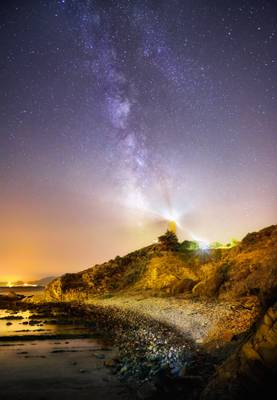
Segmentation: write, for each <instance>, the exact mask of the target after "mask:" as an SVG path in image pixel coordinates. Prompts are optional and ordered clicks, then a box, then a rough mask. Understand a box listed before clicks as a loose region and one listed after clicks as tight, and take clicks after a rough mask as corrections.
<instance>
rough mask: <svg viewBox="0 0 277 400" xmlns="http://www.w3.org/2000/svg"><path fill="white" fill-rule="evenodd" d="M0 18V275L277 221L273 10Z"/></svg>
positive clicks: (30, 9)
mask: <svg viewBox="0 0 277 400" xmlns="http://www.w3.org/2000/svg"><path fill="white" fill-rule="evenodd" d="M0 7H1V17H0V18H1V21H0V33H1V36H0V37H1V59H0V70H1V74H0V80H1V82H0V83H1V93H0V96H1V109H0V117H1V128H0V129H1V137H0V154H1V158H0V168H1V170H0V171H1V175H0V179H1V181H0V183H1V193H2V201H1V214H2V215H3V217H2V224H1V241H2V243H3V246H2V247H3V250H2V255H1V260H0V261H1V267H0V268H1V270H0V275H4V274H7V273H6V270H10V273H11V274H15V275H20V274H21V272H22V271H23V270H24V271H27V272H26V273H30V274H33V275H34V274H36V273H41V274H43V273H45V272H47V271H49V272H51V273H53V272H55V271H58V272H61V271H64V270H78V269H79V268H80V267H82V266H86V265H90V264H91V263H94V262H96V261H101V260H105V259H106V258H109V257H113V256H115V255H116V254H124V253H126V252H127V251H130V250H132V249H135V248H137V247H138V246H142V245H145V244H148V243H151V242H152V241H153V240H155V239H156V236H157V235H158V234H160V233H161V232H162V231H163V230H164V229H165V228H166V219H167V218H170V217H173V218H176V219H177V220H178V226H179V228H178V233H179V236H180V238H181V239H183V238H185V237H192V236H193V237H199V238H203V239H205V240H211V241H213V240H222V241H228V240H229V239H230V238H231V237H238V238H241V237H242V236H243V235H245V234H246V233H247V232H248V231H251V230H255V229H259V228H261V227H263V226H266V225H269V224H272V223H276V215H277V205H276V204H277V203H276V198H277V178H276V176H277V161H276V160H277V154H276V153H277V133H276V120H277V112H276V111H277V110H276V103H277V100H276V99H277V97H276V95H277V93H276V92H277V89H276V76H277V71H276V65H277V43H276V27H277V7H276V3H275V2H274V1H267V2H261V1H234V2H222V1H214V2H213V1H211V2H210V1H209V2H208V1H198V2H195V1H192V0H187V1H181V0H180V1H177V0H172V1H90V0H86V1H85V0H84V1H82V0H79V1H77V0H75V1H74V0H62V1H46V0H36V1H28V2H21V1H13V2H2V3H1V6H0ZM107 243H108V245H107ZM2 266H3V267H2ZM2 269H3V271H2Z"/></svg>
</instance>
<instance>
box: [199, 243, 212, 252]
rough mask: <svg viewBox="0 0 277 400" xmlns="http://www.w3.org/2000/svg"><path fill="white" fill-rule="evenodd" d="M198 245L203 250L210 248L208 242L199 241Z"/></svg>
mask: <svg viewBox="0 0 277 400" xmlns="http://www.w3.org/2000/svg"><path fill="white" fill-rule="evenodd" d="M198 246H199V248H200V249H201V250H204V251H205V250H209V248H210V244H209V243H208V242H198Z"/></svg>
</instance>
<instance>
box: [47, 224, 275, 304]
mask: <svg viewBox="0 0 277 400" xmlns="http://www.w3.org/2000/svg"><path fill="white" fill-rule="evenodd" d="M186 243H187V242H186ZM276 277H277V226H276V225H273V226H270V227H268V228H265V229H262V230H261V231H259V232H255V233H250V234H248V235H246V237H245V238H244V239H243V240H242V241H241V242H239V243H238V244H237V245H236V246H234V247H232V248H230V249H223V248H219V249H208V250H201V249H195V250H190V246H184V245H183V244H182V243H181V244H179V243H178V241H177V238H176V237H175V235H174V234H173V233H171V232H167V233H166V234H165V235H163V236H161V237H160V238H159V242H158V243H157V244H153V245H150V246H148V247H145V248H143V249H140V250H137V251H134V252H132V253H130V254H128V255H126V256H124V257H119V256H118V257H116V258H115V259H113V260H110V261H108V262H105V263H104V264H100V265H95V266H93V267H91V268H89V269H86V270H84V271H82V272H79V273H75V274H65V275H63V276H62V277H59V278H56V279H54V280H53V281H52V282H51V283H50V284H49V285H48V286H47V290H46V293H47V297H48V298H50V299H52V300H74V299H85V298H89V297H90V296H96V295H103V294H106V295H107V294H118V293H123V292H124V293H136V292H140V293H145V295H147V296H153V295H155V296H157V295H158V296H176V295H186V296H192V297H197V298H203V297H204V298H205V297H206V298H217V299H219V300H230V299H240V300H244V301H252V302H257V303H259V304H268V303H269V302H272V301H273V300H274V299H275V300H276V297H275V296H276V292H277V279H276Z"/></svg>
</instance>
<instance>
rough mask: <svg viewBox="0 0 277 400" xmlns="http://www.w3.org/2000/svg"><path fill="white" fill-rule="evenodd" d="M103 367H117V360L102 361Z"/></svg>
mask: <svg viewBox="0 0 277 400" xmlns="http://www.w3.org/2000/svg"><path fill="white" fill-rule="evenodd" d="M104 365H105V366H106V367H115V366H117V365H118V360H117V359H114V358H110V359H108V360H105V361H104Z"/></svg>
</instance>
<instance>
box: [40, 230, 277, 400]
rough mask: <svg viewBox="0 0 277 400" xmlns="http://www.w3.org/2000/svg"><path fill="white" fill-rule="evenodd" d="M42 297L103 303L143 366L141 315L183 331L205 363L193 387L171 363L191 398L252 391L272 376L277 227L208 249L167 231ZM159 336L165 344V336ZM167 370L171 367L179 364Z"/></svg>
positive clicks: (64, 280)
mask: <svg viewBox="0 0 277 400" xmlns="http://www.w3.org/2000/svg"><path fill="white" fill-rule="evenodd" d="M45 299H46V300H47V301H50V302H52V301H54V302H69V303H74V304H79V305H78V306H77V307H80V308H82V307H85V309H86V310H87V313H88V314H87V315H89V314H90V313H91V314H93V312H95V310H100V311H99V314H97V313H98V311H97V313H96V314H97V315H98V317H99V319H100V320H103V321H104V322H103V325H107V326H109V329H112V328H111V327H116V326H120V329H119V330H118V332H119V334H118V337H119V338H118V341H119V343H121V342H122V337H124V338H125V339H124V349H123V351H124V352H125V351H127V348H130V349H131V350H130V352H129V354H128V357H129V360H130V358H132V357H134V356H133V355H132V354H133V353H134V349H133V343H142V342H143V343H144V345H143V347H144V350H143V352H144V353H145V354H148V356H146V355H145V357H146V361H145V363H144V364H143V363H142V361H141V350H139V352H138V358H139V360H140V361H139V363H140V364H141V363H142V364H141V365H143V366H144V368H145V365H147V368H148V367H149V363H150V364H151V363H152V362H153V359H156V358H157V357H158V350H157V352H155V351H156V350H155V351H154V350H153V349H155V348H156V347H155V346H156V344H155V343H156V342H155V340H156V339H155V333H154V332H150V333H151V334H150V333H149V332H148V331H149V329H148V328H147V326H148V324H149V326H151V322H147V321H159V324H162V325H163V326H166V331H168V329H174V332H179V333H180V334H181V335H184V337H186V338H187V339H189V341H190V343H191V345H190V346H192V347H194V346H195V348H194V352H195V354H197V352H198V351H199V352H200V353H199V354H204V356H203V357H204V358H203V360H204V359H205V360H206V361H203V362H202V364H201V363H200V364H199V365H198V368H197V371H198V372H197V379H198V380H199V382H200V383H199V382H198V383H197V385H198V386H197V387H198V389H195V387H194V384H195V381H194V377H193V376H191V375H190V372H188V371H190V364H187V365H188V366H187V367H186V371H187V372H186V373H184V374H183V372H182V371H183V370H184V368H181V367H180V369H179V370H178V371H179V372H178V374H181V373H182V374H183V375H184V376H182V379H183V381H182V382H183V384H184V385H185V386H184V387H186V388H187V389H186V390H187V398H188V399H198V398H200V397H201V399H202V400H213V399H214V400H219V399H220V400H221V399H226V400H233V399H240V398H245V397H247V396H248V395H251V397H252V398H256V397H255V396H256V394H259V393H261V392H263V393H266V392H267V391H269V390H270V388H271V387H272V385H273V382H274V379H275V377H276V375H277V353H276V349H277V327H276V323H277V322H276V317H277V314H276V310H277V303H276V301H277V226H276V225H273V226H270V227H267V228H265V229H262V230H261V231H259V232H254V233H250V234H248V235H246V236H245V238H244V239H243V240H242V241H241V242H239V243H237V244H236V245H235V246H233V247H231V248H218V249H208V250H201V249H191V248H190V246H187V243H186V246H184V244H183V243H178V242H177V238H176V237H174V235H172V234H170V233H166V234H165V235H163V236H162V237H161V238H160V240H159V242H158V243H157V244H153V245H151V246H148V247H145V248H143V249H141V250H138V251H135V252H133V253H130V254H128V255H127V256H125V257H116V258H115V259H114V260H110V261H108V262H106V263H104V264H101V265H95V266H93V267H91V268H89V269H87V270H85V271H82V272H79V273H76V274H65V275H63V276H62V277H60V278H57V279H55V280H53V281H52V282H51V283H50V284H49V285H48V286H47V288H46V291H45ZM90 307H91V308H90ZM92 310H94V311H92ZM142 320H143V324H142V322H141V321H142ZM126 321H129V322H128V324H127V322H126ZM141 324H142V325H141ZM122 327H123V328H122ZM126 330H127V331H128V332H127V333H126ZM130 332H131V336H130ZM172 332H173V331H172ZM163 336H164V335H163ZM128 337H132V341H129V342H130V343H129V342H128ZM164 337H165V336H164ZM169 337H171V338H172V337H173V336H172V333H170V334H169ZM153 338H154V339H153ZM159 340H160V341H161V343H163V341H162V340H163V339H162V336H161V337H160V338H159ZM166 342H167V343H168V339H166V340H165V343H163V345H160V347H161V349H162V348H163V349H164V351H165V353H166V352H167V353H166V355H163V357H164V358H165V357H167V355H168V354H172V357H173V358H174V357H175V359H176V360H180V359H183V358H182V357H183V356H182V355H180V352H178V351H179V350H178V351H177V350H176V349H174V345H173V344H171V345H170V346H171V347H170V348H168V349H167V346H168V345H167V344H166ZM184 343H185V342H184ZM186 346H187V344H186ZM186 346H185V348H187V347H186ZM145 349H148V350H147V351H146V350H145ZM149 349H151V350H149ZM166 349H167V350H166ZM186 351H187V350H186ZM153 352H154V353H153ZM147 357H148V358H147ZM185 358H186V357H185ZM210 359H213V360H214V361H213V363H212V364H213V365H211V364H210ZM149 360H150V361H149ZM207 360H208V361H207ZM193 363H195V361H193V362H192V363H191V365H193ZM169 364H170V363H169ZM173 364H174V363H173ZM127 365H128V368H127V367H126V365H125V366H124V365H123V366H122V369H121V370H122V371H125V368H127V370H128V371H129V370H134V371H136V370H137V364H136V365H135V367H130V365H131V364H130V361H128V363H127ZM207 365H208V366H209V367H207ZM155 368H157V366H156V365H155V366H154V367H153V370H155ZM171 368H172V370H173V371H174V368H175V369H176V361H175V364H174V366H172V367H171ZM202 369H203V371H202ZM150 370H151V368H150ZM207 370H208V372H207ZM151 371H152V370H151ZM124 373H125V372H124ZM153 375H154V373H153ZM179 378H180V376H179V375H178V379H179ZM180 379H181V378H180ZM163 382H164V380H163ZM188 382H189V383H188ZM193 382H194V383H193ZM163 384H164V383H163ZM264 385H266V387H264ZM188 387H189V389H188ZM182 390H183V389H182ZM194 396H195V397H194ZM259 396H260V394H259ZM176 398H177V397H176Z"/></svg>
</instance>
